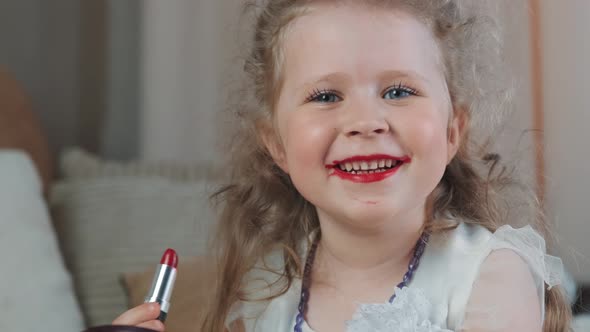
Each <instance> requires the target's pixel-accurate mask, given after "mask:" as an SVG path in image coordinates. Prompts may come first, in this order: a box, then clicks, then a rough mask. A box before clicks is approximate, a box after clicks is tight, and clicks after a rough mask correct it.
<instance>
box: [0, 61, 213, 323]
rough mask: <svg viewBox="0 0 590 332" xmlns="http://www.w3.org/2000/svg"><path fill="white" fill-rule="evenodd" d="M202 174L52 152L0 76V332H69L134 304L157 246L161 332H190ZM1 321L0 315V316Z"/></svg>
mask: <svg viewBox="0 0 590 332" xmlns="http://www.w3.org/2000/svg"><path fill="white" fill-rule="evenodd" d="M212 176H213V175H212V173H211V172H209V171H208V169H207V168H205V167H203V166H201V165H171V164H144V163H117V162H108V161H104V160H101V159H99V158H97V157H95V156H93V155H90V154H88V153H86V152H84V151H83V150H80V149H71V150H68V151H63V152H62V153H60V154H59V155H52V154H51V153H50V151H49V149H48V144H47V142H46V139H45V135H44V134H43V131H42V129H41V127H40V125H39V123H38V121H37V119H36V118H35V116H34V115H33V113H32V112H31V110H30V105H29V103H28V102H27V98H26V95H25V94H24V93H23V90H22V88H21V87H20V86H19V84H18V83H17V82H16V81H15V80H14V79H13V78H12V77H11V76H10V75H9V74H8V73H6V72H2V71H0V183H2V186H0V198H1V199H0V219H1V220H0V222H2V223H3V225H2V230H3V231H2V234H1V237H3V238H4V241H0V250H1V251H2V252H3V253H5V255H6V256H7V257H10V259H8V262H7V264H5V265H4V267H3V271H11V272H10V273H3V274H2V275H3V277H0V278H1V279H4V280H3V282H2V283H0V285H2V284H4V286H0V307H1V308H2V313H3V314H2V315H0V316H1V318H0V331H23V332H25V331H31V332H32V331H41V330H43V331H60V332H61V331H64V332H65V331H80V330H82V329H83V328H85V327H87V326H95V325H101V324H107V323H109V322H111V321H112V319H114V318H115V317H116V315H118V314H119V313H121V312H123V311H124V310H126V309H127V308H128V307H129V306H132V305H136V304H137V303H140V302H141V301H142V299H143V296H144V295H145V293H146V291H147V287H149V284H150V283H151V278H152V276H153V269H154V267H155V265H156V264H157V263H158V262H159V259H160V256H161V254H162V253H163V252H164V250H165V249H166V248H168V247H172V248H174V249H176V250H177V252H178V253H179V256H180V264H179V275H178V280H177V285H176V288H175V292H174V295H173V303H172V308H171V311H170V314H169V319H168V324H167V327H168V331H171V332H182V331H198V328H197V326H198V321H199V319H200V315H199V310H200V309H201V308H202V307H203V305H204V303H205V301H206V299H205V297H204V295H203V294H205V290H206V289H210V288H211V287H210V284H211V282H213V280H211V276H210V275H211V273H209V271H210V270H211V268H210V266H211V264H210V262H209V260H207V259H206V258H205V257H206V256H204V255H205V253H206V246H207V241H208V239H209V229H210V227H209V226H210V224H211V221H212V220H213V219H214V217H213V213H212V210H211V209H210V208H209V204H208V195H209V194H210V193H211V192H212V191H213V190H214V188H215V186H214V185H213V184H212V183H213V181H212V180H211V178H212ZM4 315H6V317H4Z"/></svg>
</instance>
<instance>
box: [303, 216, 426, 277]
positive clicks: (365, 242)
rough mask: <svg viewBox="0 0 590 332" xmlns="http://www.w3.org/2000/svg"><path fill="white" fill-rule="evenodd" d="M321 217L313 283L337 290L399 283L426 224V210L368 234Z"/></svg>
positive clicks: (363, 230)
mask: <svg viewBox="0 0 590 332" xmlns="http://www.w3.org/2000/svg"><path fill="white" fill-rule="evenodd" d="M318 215H319V216H320V225H321V231H322V238H321V240H320V243H319V246H318V250H317V254H316V262H315V263H314V265H315V266H314V272H313V274H314V280H316V281H319V282H321V283H325V284H329V285H332V286H336V287H339V286H345V284H346V283H355V282H367V281H370V282H374V283H379V282H384V283H388V284H389V283H390V282H391V280H392V279H394V280H397V279H400V278H401V276H402V275H403V274H404V273H405V272H406V270H407V267H408V263H409V261H410V259H411V258H412V256H413V249H414V246H415V245H416V242H417V241H418V239H419V238H420V235H421V234H422V230H423V224H424V206H421V207H419V208H417V209H415V210H413V211H411V212H410V213H408V215H406V216H403V217H399V218H396V220H395V221H392V220H388V221H384V222H382V223H379V224H378V225H379V226H377V227H374V228H372V229H369V230H367V229H359V228H355V227H352V226H350V225H351V223H343V222H333V220H332V219H330V218H328V217H327V216H325V215H322V213H321V212H320V211H318ZM357 224H358V223H357Z"/></svg>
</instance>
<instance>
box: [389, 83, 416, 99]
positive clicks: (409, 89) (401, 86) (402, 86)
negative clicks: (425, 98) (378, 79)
mask: <svg viewBox="0 0 590 332" xmlns="http://www.w3.org/2000/svg"><path fill="white" fill-rule="evenodd" d="M391 89H398V90H402V91H405V92H407V93H409V94H412V95H416V96H419V95H420V92H419V91H418V90H417V89H414V88H412V87H411V86H409V85H407V84H405V83H403V82H401V81H400V82H399V83H397V84H394V85H392V86H390V87H389V88H387V89H385V92H383V93H386V92H388V91H389V90H391Z"/></svg>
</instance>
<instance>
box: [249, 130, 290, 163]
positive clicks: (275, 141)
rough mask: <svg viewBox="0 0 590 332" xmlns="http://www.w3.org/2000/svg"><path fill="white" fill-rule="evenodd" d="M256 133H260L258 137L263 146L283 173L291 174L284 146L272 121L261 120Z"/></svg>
mask: <svg viewBox="0 0 590 332" xmlns="http://www.w3.org/2000/svg"><path fill="white" fill-rule="evenodd" d="M256 131H257V132H258V137H259V138H260V140H261V141H262V144H263V145H264V147H265V148H266V150H267V151H268V153H269V154H270V156H271V157H272V159H273V160H274V162H275V163H276V164H277V165H278V166H279V167H280V168H281V169H282V170H283V172H285V173H287V174H289V168H288V167H287V158H286V157H285V150H284V149H283V144H282V143H281V141H280V139H279V137H278V136H277V134H276V132H275V130H274V128H273V126H272V124H271V123H270V121H269V120H267V119H262V120H259V121H258V122H257V124H256Z"/></svg>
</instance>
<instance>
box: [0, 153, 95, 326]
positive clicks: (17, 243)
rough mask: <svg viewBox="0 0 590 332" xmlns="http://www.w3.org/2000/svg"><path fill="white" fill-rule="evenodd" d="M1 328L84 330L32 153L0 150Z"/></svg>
mask: <svg viewBox="0 0 590 332" xmlns="http://www.w3.org/2000/svg"><path fill="white" fill-rule="evenodd" d="M0 184H1V185H0V230H1V231H0V255H1V257H2V273H1V275H0V312H1V313H2V314H1V316H2V317H1V318H0V331H23V332H27V331H30V332H38V331H81V330H82V329H83V328H84V322H83V318H82V314H81V312H80V308H79V306H78V304H77V301H76V297H75V294H74V290H73V287H72V282H71V278H70V275H69V274H68V272H67V271H66V269H65V267H64V264H63V260H62V257H61V254H60V251H59V246H58V244H57V241H56V236H55V232H54V230H53V228H52V225H51V221H50V219H49V216H48V213H47V207H46V205H45V201H44V198H43V196H42V194H41V182H40V180H39V176H38V174H37V172H36V171H35V167H34V165H33V163H32V161H31V160H30V159H29V157H28V156H27V155H26V154H25V153H23V152H20V151H16V150H0Z"/></svg>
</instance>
